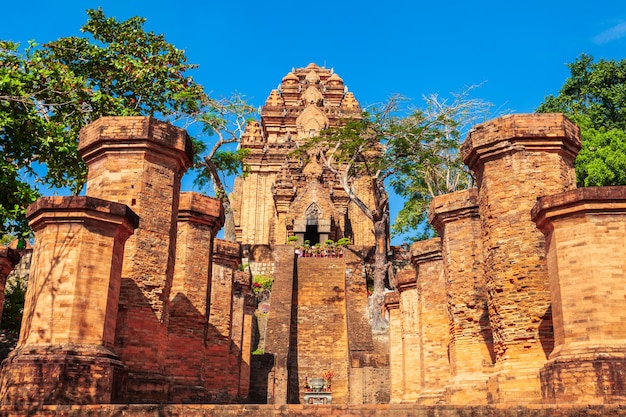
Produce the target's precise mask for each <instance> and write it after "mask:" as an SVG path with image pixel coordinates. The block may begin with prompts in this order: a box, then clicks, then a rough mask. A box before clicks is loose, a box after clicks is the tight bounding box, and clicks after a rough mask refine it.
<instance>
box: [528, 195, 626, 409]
mask: <svg viewBox="0 0 626 417" xmlns="http://www.w3.org/2000/svg"><path fill="white" fill-rule="evenodd" d="M532 215H533V220H534V221H535V222H536V223H537V227H538V228H539V229H540V230H541V231H542V232H543V233H544V234H545V236H546V242H547V259H548V272H549V275H550V293H551V297H552V316H553V322H554V342H555V343H554V345H555V346H554V350H553V351H552V353H551V354H550V358H549V361H548V362H547V363H546V364H545V365H544V366H543V368H542V369H541V388H542V393H543V396H544V400H545V401H546V402H548V403H555V404H563V403H568V404H569V403H574V404H610V403H624V402H626V359H625V358H626V326H624V323H625V322H626V309H625V308H624V306H625V299H626V274H625V273H624V259H626V246H625V245H624V241H625V240H626V187H598V188H596V187H593V188H580V189H576V190H571V191H566V192H564V193H560V194H556V195H551V196H547V197H542V198H541V199H540V200H539V201H538V202H537V204H536V205H535V207H534V208H533V211H532Z"/></svg>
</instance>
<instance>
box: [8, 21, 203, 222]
mask: <svg viewBox="0 0 626 417" xmlns="http://www.w3.org/2000/svg"><path fill="white" fill-rule="evenodd" d="M87 14H88V21H87V23H86V24H85V25H84V26H83V27H82V28H81V31H82V32H84V33H85V34H86V36H85V37H67V38H61V39H59V40H57V41H54V42H51V43H49V44H45V45H42V46H39V45H36V44H34V43H30V44H29V46H28V48H26V49H25V50H24V51H21V50H20V48H19V45H17V44H15V43H11V42H6V41H0V151H1V153H2V156H0V184H1V185H2V191H3V192H2V193H0V207H1V208H0V221H2V227H3V230H2V232H3V233H5V232H15V231H18V232H21V233H24V232H26V230H27V228H26V227H25V224H24V214H25V210H26V207H27V206H28V204H30V203H31V202H33V201H34V200H35V198H36V197H37V196H38V190H37V188H36V186H35V185H33V184H39V185H43V186H47V187H69V188H70V189H71V190H72V191H73V192H75V193H77V192H79V191H80V190H81V188H82V186H83V183H84V180H85V174H86V168H85V165H84V163H83V162H82V160H81V159H80V158H79V157H78V154H77V146H78V133H79V131H80V129H81V128H82V127H83V126H84V125H86V124H87V123H89V122H91V121H93V120H96V119H97V118H99V117H101V116H130V115H153V116H156V117H159V118H161V119H165V120H168V121H170V122H181V121H182V120H183V119H186V120H187V121H188V123H191V121H193V120H197V118H198V117H199V116H200V115H202V114H203V113H204V112H206V110H207V108H209V109H210V107H211V101H210V100H209V99H208V97H207V95H206V94H205V93H204V90H203V88H202V86H200V85H199V84H197V83H195V82H194V81H193V79H192V78H191V77H188V76H186V75H185V74H186V71H188V70H191V69H193V68H196V66H195V65H192V64H188V63H187V59H186V57H185V53H184V51H182V50H179V49H176V48H175V47H174V46H173V45H171V44H169V43H168V42H166V40H165V38H164V37H163V35H156V34H154V33H152V32H146V31H145V30H144V28H143V25H144V22H145V19H143V18H139V17H133V18H131V19H128V20H126V21H123V22H119V21H117V20H116V19H115V18H109V17H106V16H105V15H104V12H103V11H102V10H101V9H98V10H88V11H87ZM182 123H184V121H183V122H182Z"/></svg>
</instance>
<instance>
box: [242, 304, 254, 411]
mask: <svg viewBox="0 0 626 417" xmlns="http://www.w3.org/2000/svg"><path fill="white" fill-rule="evenodd" d="M256 306H257V301H256V296H255V295H254V294H252V293H251V292H249V293H248V294H246V295H245V302H244V311H243V313H244V314H243V339H242V342H241V371H240V372H239V398H241V399H242V400H244V401H246V400H248V398H249V396H250V367H251V362H252V327H253V326H252V321H253V320H254V312H255V310H256Z"/></svg>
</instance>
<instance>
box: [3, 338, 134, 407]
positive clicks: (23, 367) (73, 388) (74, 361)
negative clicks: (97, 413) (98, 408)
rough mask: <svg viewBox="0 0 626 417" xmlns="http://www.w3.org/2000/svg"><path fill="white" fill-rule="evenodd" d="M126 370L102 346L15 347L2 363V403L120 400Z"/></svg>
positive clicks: (114, 401) (86, 402) (112, 354)
mask: <svg viewBox="0 0 626 417" xmlns="http://www.w3.org/2000/svg"><path fill="white" fill-rule="evenodd" d="M125 380H126V369H125V367H124V365H123V364H122V362H121V361H120V360H119V358H118V356H117V355H116V354H114V353H113V352H111V351H110V350H108V349H106V348H105V347H103V346H84V345H80V346H79V345H71V344H69V345H57V346H49V345H46V346H26V347H22V348H17V349H16V350H14V351H13V352H11V354H9V356H8V357H7V359H5V361H4V362H3V364H2V375H1V379H0V403H1V404H2V405H21V404H24V403H27V404H31V405H35V404H38V405H44V404H110V403H116V402H120V400H121V396H122V393H123V392H124V388H125Z"/></svg>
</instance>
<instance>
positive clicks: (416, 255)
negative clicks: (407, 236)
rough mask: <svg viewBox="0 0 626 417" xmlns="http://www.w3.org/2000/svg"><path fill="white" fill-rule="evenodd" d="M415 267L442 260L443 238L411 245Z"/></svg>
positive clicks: (412, 261)
mask: <svg viewBox="0 0 626 417" xmlns="http://www.w3.org/2000/svg"><path fill="white" fill-rule="evenodd" d="M410 251H411V263H412V264H413V265H416V264H419V263H423V262H429V261H434V260H439V259H441V238H439V237H436V238H433V239H428V240H422V241H419V242H415V243H413V244H412V245H411V249H410Z"/></svg>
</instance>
